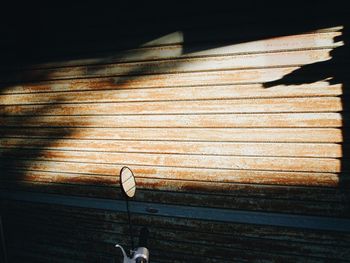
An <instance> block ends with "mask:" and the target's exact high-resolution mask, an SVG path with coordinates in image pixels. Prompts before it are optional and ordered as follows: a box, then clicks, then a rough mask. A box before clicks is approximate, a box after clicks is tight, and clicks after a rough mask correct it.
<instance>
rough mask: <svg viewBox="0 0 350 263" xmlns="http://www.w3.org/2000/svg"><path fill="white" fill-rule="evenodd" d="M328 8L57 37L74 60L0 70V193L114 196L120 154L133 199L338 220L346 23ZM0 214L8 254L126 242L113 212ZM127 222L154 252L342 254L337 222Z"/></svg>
mask: <svg viewBox="0 0 350 263" xmlns="http://www.w3.org/2000/svg"><path fill="white" fill-rule="evenodd" d="M341 11H342V10H339V12H340V13H341ZM306 13H307V12H306ZM333 16H334V17H333V18H335V19H334V20H331V22H329V21H328V20H323V19H321V20H317V19H315V20H312V19H311V18H310V21H312V22H313V23H311V24H306V25H305V24H303V23H301V22H300V21H299V22H300V23H298V22H296V23H295V24H293V23H290V22H288V23H285V24H283V26H282V25H281V24H279V23H276V22H275V21H273V20H272V21H267V22H264V23H262V24H260V23H258V22H257V21H255V20H252V21H249V22H247V23H246V24H244V25H241V24H239V23H238V21H240V22H242V21H246V20H245V19H244V16H241V20H237V18H236V17H235V16H234V15H233V12H231V13H230V12H226V13H224V14H223V15H222V14H213V17H215V18H216V19H212V20H211V19H210V20H205V21H206V23H199V22H198V21H202V22H203V21H204V20H201V18H202V17H203V15H202V16H201V14H197V15H196V16H192V15H190V16H187V17H184V18H181V19H175V18H174V19H173V20H171V19H168V20H167V23H168V24H169V25H171V26H169V28H167V27H166V26H164V27H165V28H166V29H167V30H163V29H164V28H162V30H159V32H156V33H154V32H152V30H149V33H148V34H146V33H147V32H148V31H144V32H143V31H142V29H139V30H140V32H135V34H130V35H129V36H128V35H126V36H123V37H117V36H116V37H115V40H114V41H115V42H113V41H112V40H111V39H109V38H108V39H105V40H104V41H102V42H103V43H104V44H105V45H104V46H103V47H102V45H101V44H96V43H95V42H93V41H92V42H91V41H86V40H85V39H83V38H82V37H79V38H77V39H76V40H75V41H76V43H75V42H72V43H69V44H67V46H66V47H64V48H66V50H68V51H69V50H70V49H73V50H74V49H76V47H75V46H74V45H76V46H78V47H82V49H86V50H85V52H86V54H87V55H81V54H80V55H79V56H77V57H74V56H69V55H67V57H65V58H64V59H62V58H61V59H60V60H57V59H51V58H50V59H47V61H38V62H35V63H34V62H32V61H31V63H22V64H21V63H19V64H16V65H1V67H2V69H1V72H0V76H1V77H0V78H1V83H2V84H1V94H0V105H1V106H0V113H1V116H0V124H1V128H0V129H1V140H0V147H1V150H0V153H1V169H2V172H1V185H0V187H1V189H4V190H14V191H26V192H40V193H47V194H60V195H67V196H80V197H94V198H102V199H120V198H121V196H120V188H119V181H118V179H119V178H118V176H117V175H118V173H119V171H120V169H121V168H122V167H123V166H125V165H127V166H129V167H130V168H131V169H132V170H133V172H134V174H135V175H136V181H137V185H138V190H137V194H136V197H135V201H142V202H148V203H154V204H168V205H182V206H191V207H198V208H201V207H205V208H220V209H229V210H232V211H235V210H237V211H255V212H274V213H280V214H282V215H286V216H288V215H291V217H293V216H297V215H308V216H315V218H317V217H319V218H324V217H333V218H343V219H344V218H348V217H349V203H348V196H349V188H348V187H349V184H348V182H349V180H348V173H347V168H346V162H347V156H346V152H347V144H346V143H347V141H346V138H347V132H346V127H347V121H346V120H347V117H346V111H347V105H346V96H347V95H346V94H347V91H346V89H345V87H346V85H347V77H346V76H347V74H346V70H347V68H346V65H347V64H346V58H347V57H346V56H345V55H344V53H345V52H344V47H346V44H347V40H346V39H347V35H346V33H347V27H346V26H347V24H346V22H344V20H341V19H340V20H337V19H336V18H339V17H338V16H336V15H334V14H333ZM175 17H176V16H175ZM233 17H235V19H236V20H235V19H233ZM242 17H243V18H242ZM260 18H261V17H260ZM321 18H322V16H321ZM257 20H258V19H257ZM165 24H166V23H165ZM166 25H167V24H166ZM174 25H178V27H175V26H174ZM104 27H107V25H96V27H95V28H92V29H91V28H89V30H92V32H98V31H99V30H103V28H104ZM108 27H109V28H112V29H113V25H112V26H111V24H108ZM140 27H141V28H142V26H140ZM170 29H171V30H170ZM175 29H176V30H175ZM94 30H96V31H94ZM72 32H73V31H72ZM72 32H70V34H71V35H70V37H72V38H74V34H73V33H72ZM104 32H105V31H104ZM91 34H92V33H91ZM85 41H86V45H85V44H84V43H85ZM99 41H101V39H99ZM5 42H6V41H5ZM117 42H118V46H117V47H116V48H115V49H114V48H113V44H115V43H117ZM132 43H137V45H135V44H132ZM4 45H5V47H6V43H5V44H4ZM8 45H10V44H8ZM64 48H62V49H63V50H64ZM35 50H36V49H35ZM68 51H66V52H67V54H69V52H68ZM36 52H38V50H36ZM34 54H35V53H34ZM44 54H45V53H44ZM7 55H8V56H9V57H10V58H11V56H13V54H11V52H10V51H9V52H8V53H7ZM14 56H15V55H14ZM42 56H43V57H44V58H46V57H47V56H44V55H42ZM339 61H340V62H339ZM2 211H3V212H2V213H3V214H4V226H5V233H6V239H7V249H8V257H9V259H10V262H19V261H24V260H31V261H33V262H44V261H45V262H46V261H47V260H48V259H50V260H49V261H50V262H113V258H114V257H115V256H120V255H119V254H118V252H116V251H114V248H113V243H115V242H116V241H117V240H118V241H122V242H124V243H125V244H126V243H127V233H128V232H127V231H128V229H127V227H126V217H125V213H123V212H112V211H107V210H99V209H93V208H91V209H82V208H79V207H69V206H62V205H53V204H51V205H50V204H40V203H33V202H20V201H9V200H8V201H3V202H2ZM134 221H135V224H136V225H137V228H139V227H141V226H143V225H147V226H148V227H149V228H150V231H151V245H150V246H151V249H152V250H151V255H152V259H153V261H152V262H247V261H249V262H252V261H259V260H260V261H268V262H269V261H271V262H298V261H300V262H306V261H307V262H320V261H327V260H331V261H332V260H333V261H337V262H342V261H346V260H349V259H350V243H349V240H350V233H345V232H339V231H326V230H323V231H322V230H310V229H308V230H306V229H304V228H303V227H302V225H296V226H295V227H294V228H293V227H281V226H273V225H269V226H267V225H264V224H263V223H262V224H242V223H234V222H231V223H227V222H226V223H223V222H220V221H219V220H218V221H216V220H212V221H207V220H204V219H203V220H200V219H190V218H182V219H179V218H177V219H174V218H171V217H167V216H157V214H145V215H141V214H140V215H135V217H134ZM165 249H168V250H169V251H170V252H169V253H168V254H167V255H164V250H165Z"/></svg>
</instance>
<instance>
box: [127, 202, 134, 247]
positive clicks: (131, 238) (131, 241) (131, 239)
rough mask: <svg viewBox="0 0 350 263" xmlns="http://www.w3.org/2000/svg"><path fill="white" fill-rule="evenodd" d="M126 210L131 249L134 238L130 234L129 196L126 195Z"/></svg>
mask: <svg viewBox="0 0 350 263" xmlns="http://www.w3.org/2000/svg"><path fill="white" fill-rule="evenodd" d="M126 211H127V213H128V222H129V232H130V244H131V250H133V249H134V248H135V247H134V238H133V235H132V224H131V215H130V209H129V198H128V197H126Z"/></svg>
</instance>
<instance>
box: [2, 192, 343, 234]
mask: <svg viewBox="0 0 350 263" xmlns="http://www.w3.org/2000/svg"><path fill="white" fill-rule="evenodd" d="M0 198H1V199H4V200H16V201H26V202H34V203H44V204H56V205H66V206H73V207H80V208H93V209H102V210H110V211H115V212H126V208H125V201H123V200H112V199H102V198H91V197H78V196H67V195H57V194H44V193H33V192H24V191H7V190H0ZM148 211H156V213H152V212H148ZM130 212H131V213H136V214H144V215H147V214H149V215H158V216H167V217H177V218H189V219H198V220H207V221H221V222H227V223H240V224H255V225H267V226H278V227H293V228H304V229H312V230H324V231H340V232H350V219H345V218H333V217H320V216H305V215H293V214H282V213H266V212H256V211H243V210H228V209H220V208H206V207H189V206H181V205H169V204H158V203H147V202H137V201H130Z"/></svg>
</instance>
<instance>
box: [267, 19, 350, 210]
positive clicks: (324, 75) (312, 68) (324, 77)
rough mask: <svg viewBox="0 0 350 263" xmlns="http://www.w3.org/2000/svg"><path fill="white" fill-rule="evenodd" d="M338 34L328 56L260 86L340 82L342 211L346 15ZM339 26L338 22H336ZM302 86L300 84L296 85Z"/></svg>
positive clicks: (349, 136)
mask: <svg viewBox="0 0 350 263" xmlns="http://www.w3.org/2000/svg"><path fill="white" fill-rule="evenodd" d="M340 21H341V26H342V27H343V29H342V30H341V32H342V34H341V35H340V36H338V37H335V38H334V43H337V42H338V43H342V45H341V46H339V47H336V48H334V49H333V50H331V51H330V54H329V55H330V59H329V60H326V61H322V62H317V63H312V64H308V65H303V66H301V67H300V68H298V69H296V70H294V71H293V72H291V73H289V74H287V75H285V76H283V77H282V78H280V79H277V80H274V81H270V82H266V83H263V87H264V88H267V89H268V88H272V87H275V86H286V87H287V86H289V85H303V84H310V83H316V82H319V81H326V82H328V83H329V85H335V84H340V85H341V87H342V95H341V102H342V112H341V116H342V125H341V127H340V129H341V131H342V143H341V144H342V157H341V158H340V159H341V168H340V172H339V173H338V181H339V183H338V186H337V188H338V189H339V191H340V192H341V196H342V197H343V198H344V200H343V201H344V203H346V204H347V205H346V213H348V212H349V211H350V203H349V201H350V193H349V190H348V189H349V182H350V180H349V174H348V172H349V168H350V166H349V163H348V162H349V158H350V151H349V150H350V147H349V141H350V132H349V124H350V123H349V110H350V105H349V104H350V103H349V92H348V90H347V88H348V87H349V68H350V64H349V61H350V60H349V58H350V57H349V39H350V36H349V28H350V25H349V22H348V19H347V18H344V17H343V18H341V19H340ZM336 26H339V25H336ZM300 88H302V87H300Z"/></svg>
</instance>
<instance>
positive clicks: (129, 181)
mask: <svg viewBox="0 0 350 263" xmlns="http://www.w3.org/2000/svg"><path fill="white" fill-rule="evenodd" d="M120 184H121V186H122V189H123V191H124V193H125V194H126V196H127V197H130V198H131V197H133V196H134V195H135V191H136V182H135V177H134V174H133V173H132V171H131V170H130V169H129V168H128V167H123V168H122V169H121V170H120Z"/></svg>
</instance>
